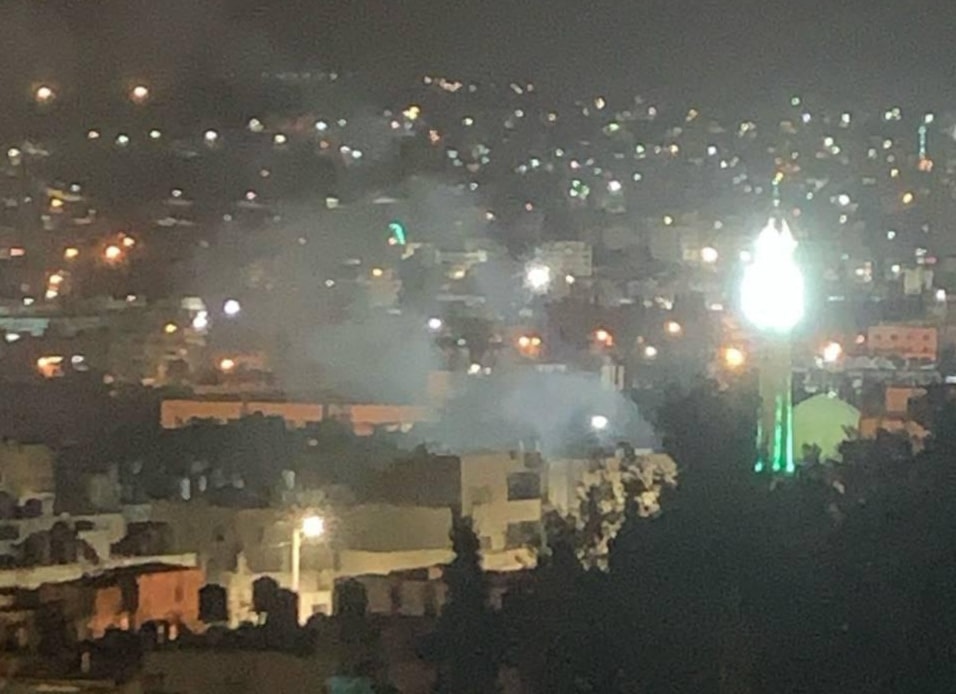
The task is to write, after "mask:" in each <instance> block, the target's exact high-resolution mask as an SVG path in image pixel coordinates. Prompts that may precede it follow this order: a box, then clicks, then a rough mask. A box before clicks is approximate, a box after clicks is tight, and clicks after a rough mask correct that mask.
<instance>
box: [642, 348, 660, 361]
mask: <svg viewBox="0 0 956 694" xmlns="http://www.w3.org/2000/svg"><path fill="white" fill-rule="evenodd" d="M656 356H657V347H654V346H653V345H648V346H647V347H645V348H644V357H645V358H646V359H654V358H655V357H656Z"/></svg>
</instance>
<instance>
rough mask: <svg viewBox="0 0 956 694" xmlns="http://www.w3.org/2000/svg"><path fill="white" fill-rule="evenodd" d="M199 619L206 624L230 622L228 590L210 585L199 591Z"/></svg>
mask: <svg viewBox="0 0 956 694" xmlns="http://www.w3.org/2000/svg"><path fill="white" fill-rule="evenodd" d="M199 619H201V620H202V621H203V622H205V623H206V624H216V623H223V622H228V621H229V602H228V595H227V593H226V589H225V588H224V587H222V586H220V585H216V584H213V583H210V584H209V585H205V586H203V587H202V588H200V589H199Z"/></svg>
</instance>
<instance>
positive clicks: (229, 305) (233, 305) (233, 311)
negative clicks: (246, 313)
mask: <svg viewBox="0 0 956 694" xmlns="http://www.w3.org/2000/svg"><path fill="white" fill-rule="evenodd" d="M241 310H242V307H241V306H240V305H239V302H238V301H236V300H235V299H226V300H225V301H224V302H223V304H222V312H223V313H224V314H226V315H227V316H229V317H230V318H233V317H235V316H238V315H239V312H240V311H241Z"/></svg>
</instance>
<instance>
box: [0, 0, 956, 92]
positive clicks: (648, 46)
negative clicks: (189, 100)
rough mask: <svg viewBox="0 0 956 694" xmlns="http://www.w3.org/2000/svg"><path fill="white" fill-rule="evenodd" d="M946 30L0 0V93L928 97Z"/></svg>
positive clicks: (853, 6)
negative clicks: (529, 90) (462, 82)
mask: <svg viewBox="0 0 956 694" xmlns="http://www.w3.org/2000/svg"><path fill="white" fill-rule="evenodd" d="M953 25H956V3H953V2H951V1H947V0H923V1H922V2H919V1H917V2H905V3H904V2H896V3H893V2H885V1H881V0H874V1H872V2H865V1H862V0H839V1H836V2H832V1H831V2H823V1H821V0H790V1H789V2H775V1H773V0H765V1H764V2H756V1H754V0H739V1H737V2H729V1H720V0H647V1H643V2H626V1H620V2H608V1H606V0H596V1H591V2H585V1H583V0H554V1H552V2H529V1H528V0H518V1H511V2H509V1H503V0H453V1H450V2H437V1H436V0H390V1H376V0H352V1H349V2H346V1H343V0H339V1H338V2H334V1H328V0H232V1H230V0H218V1H217V0H213V1H208V0H207V1H206V2H201V3H200V2H196V1H195V0H169V1H166V2H156V1H155V0H96V1H95V2H81V1H79V0H74V1H69V0H46V1H44V2H40V1H38V0H4V2H3V3H2V5H0V26H2V27H3V31H4V41H3V42H2V44H0V45H2V46H3V49H4V51H5V56H4V60H3V63H2V65H0V87H8V86H12V85H19V84H21V83H22V82H23V80H24V79H25V78H28V77H29V78H34V79H51V78H56V79H60V80H65V81H73V82H89V83H90V84H92V83H95V82H96V81H98V80H102V79H103V78H107V77H109V78H115V77H116V76H117V75H119V76H124V77H125V76H135V75H137V73H144V74H146V76H147V77H150V78H152V79H154V80H156V79H160V78H162V79H168V80H176V81H179V82H183V81H202V80H203V79H207V78H210V77H225V78H235V77H236V76H237V75H241V74H243V73H247V72H254V71H256V70H257V69H259V68H269V67H280V66H281V67H289V66H293V67H304V66H309V67H316V66H317V65H318V66H328V67H332V68H337V69H345V70H350V69H352V70H360V71H364V72H367V73H368V74H370V75H371V76H373V77H374V78H376V79H382V80H383V81H384V80H395V79H399V78H404V77H406V76H411V75H421V74H422V73H423V72H424V71H426V70H428V71H432V72H434V73H439V74H441V73H445V74H452V75H453V76H456V77H460V78H465V79H486V80H487V79H509V78H511V77H523V78H525V79H533V80H535V81H536V82H538V83H539V84H540V85H541V86H542V87H549V88H553V89H562V88H565V87H566V86H570V87H573V88H575V89H586V88H589V91H590V90H611V92H613V91H614V90H621V91H622V93H633V92H635V91H644V90H652V89H660V88H665V89H687V90H693V91H694V92H696V93H699V94H701V95H705V96H707V97H712V98H728V97H730V98H736V97H735V95H738V94H740V93H751V92H760V91H761V90H767V89H770V88H773V87H786V88H788V89H789V88H818V89H820V90H821V91H824V90H825V91H827V92H828V93H829V94H834V93H836V94H838V93H840V92H846V93H848V94H849V93H850V92H854V93H855V94H854V95H865V96H873V97H882V96H884V92H885V93H886V94H890V95H901V96H910V95H915V96H917V97H919V98H920V100H921V101H925V102H932V101H934V100H935V99H938V98H940V96H941V95H940V94H939V90H940V88H947V89H949V88H951V85H952V84H953V83H954V81H956V80H954V79H953V61H952V60H951V50H952V48H951V46H952V43H951V38H952V37H951V33H952V32H951V31H950V29H949V27H951V26H953Z"/></svg>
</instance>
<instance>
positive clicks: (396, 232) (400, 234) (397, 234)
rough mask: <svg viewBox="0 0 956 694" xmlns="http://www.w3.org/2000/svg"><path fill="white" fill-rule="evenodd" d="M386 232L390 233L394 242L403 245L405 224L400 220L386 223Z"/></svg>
mask: <svg viewBox="0 0 956 694" xmlns="http://www.w3.org/2000/svg"><path fill="white" fill-rule="evenodd" d="M388 232H389V233H390V234H391V235H392V238H393V239H395V243H396V244H397V245H399V246H404V245H405V225H404V224H402V223H401V222H398V221H394V222H389V223H388Z"/></svg>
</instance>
